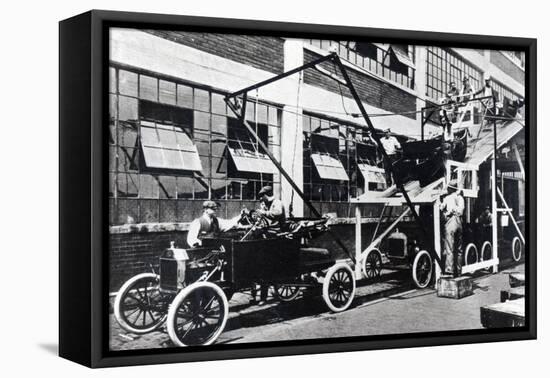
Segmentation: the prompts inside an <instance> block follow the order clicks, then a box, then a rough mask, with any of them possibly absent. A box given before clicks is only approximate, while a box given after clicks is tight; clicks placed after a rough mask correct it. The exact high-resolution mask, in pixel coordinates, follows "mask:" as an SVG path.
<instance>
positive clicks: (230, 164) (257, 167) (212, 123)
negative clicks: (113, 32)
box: [108, 67, 281, 224]
mask: <svg viewBox="0 0 550 378" xmlns="http://www.w3.org/2000/svg"><path fill="white" fill-rule="evenodd" d="M110 78H111V81H110V83H109V88H110V94H109V102H110V103H109V105H110V106H109V109H110V117H109V125H108V127H109V129H108V130H109V133H108V141H109V197H110V206H111V212H110V213H111V219H110V224H122V223H127V222H176V221H177V222H187V221H191V220H192V219H193V218H194V216H195V215H197V214H199V213H200V209H201V207H200V206H201V203H202V201H203V200H204V199H207V198H212V199H218V200H220V201H221V202H222V209H223V210H222V211H225V212H226V214H223V213H222V216H231V215H233V212H236V211H238V210H239V209H241V208H242V207H245V206H246V207H252V206H254V203H253V202H251V201H254V200H256V199H257V198H256V197H257V192H258V191H259V189H260V188H261V186H263V185H273V186H276V185H278V184H279V174H278V173H274V171H275V169H274V167H273V164H272V163H271V161H270V160H268V159H267V156H266V155H265V154H264V153H263V152H262V151H261V147H259V146H258V144H257V143H255V142H254V139H253V138H252V136H251V135H249V133H248V132H247V130H246V129H245V128H244V126H242V125H241V124H240V122H238V121H237V120H236V118H235V116H234V115H233V114H232V113H231V112H229V111H228V109H227V107H226V104H225V102H224V95H225V94H224V93H221V92H216V91H212V90H209V89H206V88H199V87H197V86H195V85H189V84H188V83H186V82H182V81H175V80H171V79H169V78H166V77H157V75H155V74H152V73H151V74H146V75H145V74H143V75H142V74H141V73H138V72H133V71H131V70H126V69H122V68H119V67H110ZM247 108H248V112H247V119H248V120H249V122H250V123H251V124H252V125H253V126H254V127H255V128H256V132H257V133H258V135H259V136H260V138H261V140H262V141H263V142H264V143H266V145H267V146H268V147H269V149H270V151H271V152H272V153H273V154H274V155H275V156H276V158H278V159H280V122H281V121H280V120H281V110H280V108H278V107H277V106H274V105H273V104H263V103H259V101H249V103H248V104H247ZM243 131H245V133H243ZM178 199H185V200H186V201H177V200H178ZM224 201H227V202H224ZM246 201H249V202H246Z"/></svg>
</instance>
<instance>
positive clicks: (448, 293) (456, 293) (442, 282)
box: [437, 276, 474, 299]
mask: <svg viewBox="0 0 550 378" xmlns="http://www.w3.org/2000/svg"><path fill="white" fill-rule="evenodd" d="M473 292H474V291H473V285H472V279H471V278H470V277H465V276H463V277H456V278H455V277H445V276H442V277H441V278H439V280H438V281H437V296H438V297H443V298H454V299H460V298H464V297H467V296H468V295H472V294H473Z"/></svg>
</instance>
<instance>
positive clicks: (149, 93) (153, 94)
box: [139, 75, 158, 101]
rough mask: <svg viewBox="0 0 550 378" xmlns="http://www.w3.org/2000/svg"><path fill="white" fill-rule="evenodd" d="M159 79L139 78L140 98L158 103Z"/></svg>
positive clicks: (143, 76)
mask: <svg viewBox="0 0 550 378" xmlns="http://www.w3.org/2000/svg"><path fill="white" fill-rule="evenodd" d="M157 90H158V88H157V79H155V78H154V77H150V76H145V75H140V76H139V97H140V98H143V99H145V100H151V101H158V91H157Z"/></svg>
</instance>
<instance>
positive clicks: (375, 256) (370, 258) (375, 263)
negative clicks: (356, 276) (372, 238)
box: [361, 248, 382, 278]
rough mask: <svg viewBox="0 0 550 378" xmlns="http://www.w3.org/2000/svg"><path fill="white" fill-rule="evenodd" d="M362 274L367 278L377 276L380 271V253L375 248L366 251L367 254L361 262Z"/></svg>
mask: <svg viewBox="0 0 550 378" xmlns="http://www.w3.org/2000/svg"><path fill="white" fill-rule="evenodd" d="M361 268H362V270H363V274H364V275H365V277H367V278H378V277H380V272H381V271H382V254H381V253H380V251H379V250H378V249H377V248H373V249H371V250H370V251H368V252H367V256H365V258H364V259H363V262H362V264H361Z"/></svg>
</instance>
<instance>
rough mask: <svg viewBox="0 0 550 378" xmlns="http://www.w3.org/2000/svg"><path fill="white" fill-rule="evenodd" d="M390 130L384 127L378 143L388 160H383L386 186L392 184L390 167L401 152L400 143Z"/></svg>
mask: <svg viewBox="0 0 550 378" xmlns="http://www.w3.org/2000/svg"><path fill="white" fill-rule="evenodd" d="M390 132H391V130H390V129H386V131H385V132H384V137H383V138H381V139H380V143H381V144H382V147H383V148H384V151H386V155H388V161H384V168H385V170H386V183H387V184H388V186H390V185H391V184H392V180H391V171H390V168H391V167H393V164H394V163H395V162H396V161H397V160H398V159H399V153H400V152H401V144H400V143H399V141H398V140H397V138H396V137H394V136H392V135H391V134H390Z"/></svg>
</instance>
